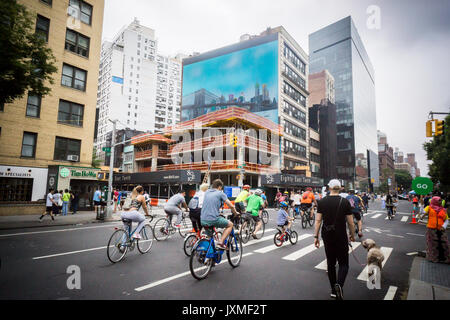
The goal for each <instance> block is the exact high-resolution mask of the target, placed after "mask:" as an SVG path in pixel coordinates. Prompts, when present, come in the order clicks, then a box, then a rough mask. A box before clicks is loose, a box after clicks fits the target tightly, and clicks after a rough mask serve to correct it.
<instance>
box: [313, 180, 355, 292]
mask: <svg viewBox="0 0 450 320" xmlns="http://www.w3.org/2000/svg"><path fill="white" fill-rule="evenodd" d="M328 186H329V187H330V195H329V196H327V197H325V198H323V199H322V200H320V201H319V202H318V207H317V214H316V224H315V230H314V244H315V246H316V247H317V248H319V246H320V241H319V229H320V226H321V225H322V220H323V227H322V239H323V243H324V246H325V254H326V256H327V265H328V279H329V281H330V285H331V297H333V298H334V297H336V299H338V300H342V299H343V292H342V288H343V287H344V282H345V278H346V277H347V273H348V268H349V263H348V238H347V228H346V222H347V224H348V226H349V229H350V240H351V241H355V225H354V224H353V214H352V207H351V205H350V202H349V201H348V200H347V199H345V198H343V197H341V196H339V192H340V190H341V183H340V182H339V180H336V179H333V180H331V181H330V183H329V184H328ZM336 260H337V262H338V263H339V272H338V276H337V281H336Z"/></svg>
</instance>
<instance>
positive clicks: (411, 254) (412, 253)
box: [406, 251, 418, 256]
mask: <svg viewBox="0 0 450 320" xmlns="http://www.w3.org/2000/svg"><path fill="white" fill-rule="evenodd" d="M416 254H418V252H417V251H415V252H408V253H407V254H406V255H407V256H415V255H416Z"/></svg>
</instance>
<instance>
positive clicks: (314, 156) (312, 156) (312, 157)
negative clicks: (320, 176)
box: [309, 152, 320, 163]
mask: <svg viewBox="0 0 450 320" xmlns="http://www.w3.org/2000/svg"><path fill="white" fill-rule="evenodd" d="M309 159H310V160H311V161H312V162H316V163H320V156H319V155H318V154H315V153H312V152H310V153H309Z"/></svg>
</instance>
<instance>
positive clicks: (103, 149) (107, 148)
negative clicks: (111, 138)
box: [102, 147, 111, 152]
mask: <svg viewBox="0 0 450 320" xmlns="http://www.w3.org/2000/svg"><path fill="white" fill-rule="evenodd" d="M102 151H106V152H111V147H103V148H102Z"/></svg>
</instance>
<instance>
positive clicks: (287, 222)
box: [278, 220, 289, 228]
mask: <svg viewBox="0 0 450 320" xmlns="http://www.w3.org/2000/svg"><path fill="white" fill-rule="evenodd" d="M288 224H289V221H287V220H286V221H285V222H284V224H279V225H278V227H280V228H283V227H284V226H287V225H288Z"/></svg>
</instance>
